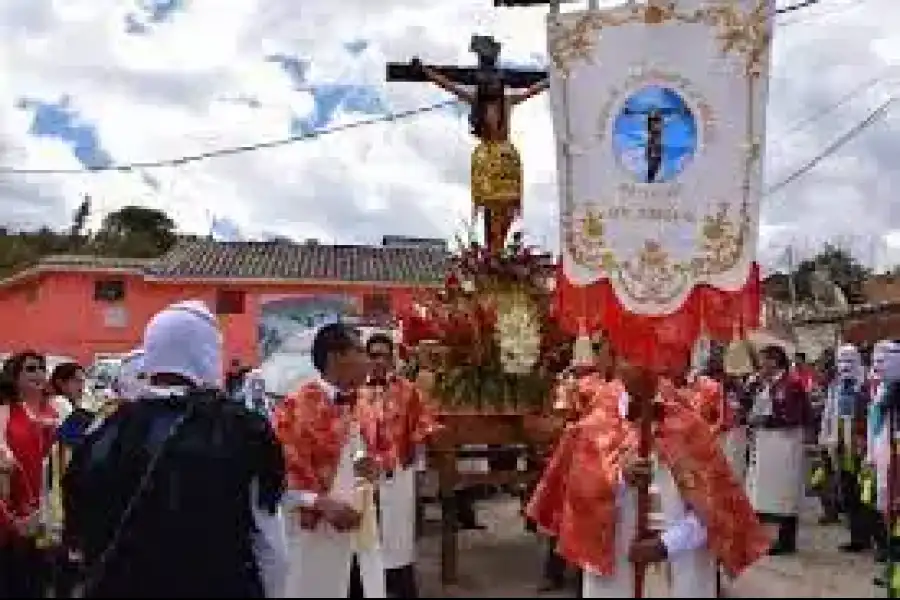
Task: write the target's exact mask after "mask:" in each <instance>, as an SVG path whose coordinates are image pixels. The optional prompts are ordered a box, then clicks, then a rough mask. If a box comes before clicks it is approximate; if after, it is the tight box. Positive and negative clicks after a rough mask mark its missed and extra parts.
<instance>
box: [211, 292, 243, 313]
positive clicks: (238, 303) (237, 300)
mask: <svg viewBox="0 0 900 600" xmlns="http://www.w3.org/2000/svg"><path fill="white" fill-rule="evenodd" d="M245 296H246V294H245V293H244V292H240V291H235V290H219V291H218V292H216V314H218V315H242V314H244V304H245V302H246V298H245Z"/></svg>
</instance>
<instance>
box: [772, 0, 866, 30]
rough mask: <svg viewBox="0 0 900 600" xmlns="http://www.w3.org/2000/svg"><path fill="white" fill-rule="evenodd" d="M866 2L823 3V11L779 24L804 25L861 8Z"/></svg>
mask: <svg viewBox="0 0 900 600" xmlns="http://www.w3.org/2000/svg"><path fill="white" fill-rule="evenodd" d="M865 4H866V0H850V2H847V3H844V4H835V5H833V6H832V5H829V4H823V5H822V8H824V10H822V11H821V12H817V13H812V14H809V15H804V16H802V17H796V18H793V19H789V20H787V21H782V22H780V23H779V24H778V25H779V26H780V27H782V28H785V27H791V26H793V25H804V24H806V23H812V22H813V21H818V20H819V19H823V18H825V17H830V16H832V15H836V14H839V13H843V12H847V11H849V10H852V9H855V8H860V7H861V6H864V5H865Z"/></svg>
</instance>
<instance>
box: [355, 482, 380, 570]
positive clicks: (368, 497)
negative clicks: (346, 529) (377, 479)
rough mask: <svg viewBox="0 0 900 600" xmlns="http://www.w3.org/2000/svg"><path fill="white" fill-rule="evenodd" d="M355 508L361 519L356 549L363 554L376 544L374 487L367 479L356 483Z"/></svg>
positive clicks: (376, 516) (376, 524)
mask: <svg viewBox="0 0 900 600" xmlns="http://www.w3.org/2000/svg"><path fill="white" fill-rule="evenodd" d="M354 505H355V508H356V510H357V511H359V513H360V515H362V518H361V520H360V523H359V529H357V531H356V549H357V550H359V551H361V552H364V551H367V550H372V549H373V548H375V546H376V545H377V544H378V515H377V510H376V506H375V486H373V485H372V483H371V482H370V481H368V480H367V479H363V478H359V479H358V480H357V482H356V498H355V502H354Z"/></svg>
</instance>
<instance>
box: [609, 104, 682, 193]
mask: <svg viewBox="0 0 900 600" xmlns="http://www.w3.org/2000/svg"><path fill="white" fill-rule="evenodd" d="M622 113H623V114H626V115H646V117H647V123H646V134H647V138H646V145H645V147H644V158H645V160H646V163H647V180H646V182H645V183H654V182H656V178H657V177H658V176H659V172H660V170H662V166H663V155H664V154H665V150H666V141H665V128H666V122H667V120H668V118H669V117H672V116H684V115H687V114H689V113H688V112H687V111H686V110H685V109H679V108H672V107H661V108H651V109H650V110H647V111H643V110H631V109H627V108H626V109H625V110H623V111H622Z"/></svg>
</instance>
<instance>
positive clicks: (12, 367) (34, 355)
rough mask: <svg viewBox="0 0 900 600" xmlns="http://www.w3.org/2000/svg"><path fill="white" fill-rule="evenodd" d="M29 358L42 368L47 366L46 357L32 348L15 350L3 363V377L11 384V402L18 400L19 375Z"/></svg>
mask: <svg viewBox="0 0 900 600" xmlns="http://www.w3.org/2000/svg"><path fill="white" fill-rule="evenodd" d="M29 360H33V361H36V362H38V363H39V364H40V365H41V366H42V367H44V368H46V367H47V359H45V358H44V355H43V354H40V353H38V352H36V351H34V350H23V351H22V352H17V353H16V354H13V355H12V356H10V357H9V358H7V359H6V362H4V363H3V377H4V378H5V379H6V380H7V382H8V385H10V386H12V387H11V391H12V395H11V402H18V401H19V400H20V398H19V376H21V375H22V371H23V370H25V363H27V362H28V361H29Z"/></svg>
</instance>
